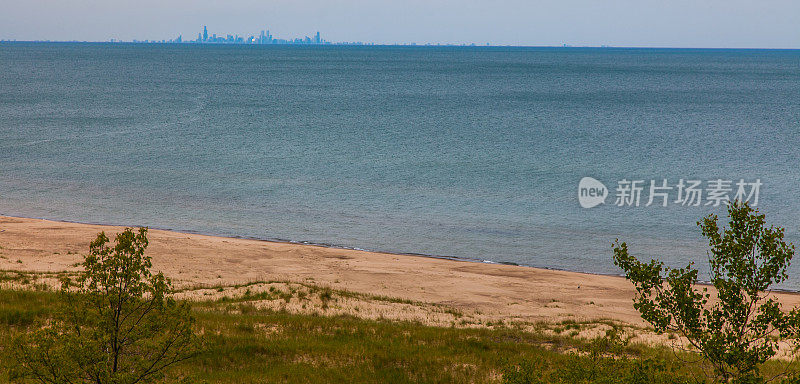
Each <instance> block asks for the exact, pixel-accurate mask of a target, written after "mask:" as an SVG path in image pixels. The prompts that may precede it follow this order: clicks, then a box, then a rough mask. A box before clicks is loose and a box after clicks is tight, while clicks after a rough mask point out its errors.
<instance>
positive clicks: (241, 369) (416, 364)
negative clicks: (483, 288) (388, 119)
mask: <svg viewBox="0 0 800 384" xmlns="http://www.w3.org/2000/svg"><path fill="white" fill-rule="evenodd" d="M327 292H328V291H326V290H324V289H322V290H320V291H319V292H318V293H317V294H321V295H327V294H328V293H327ZM258 296H259V295H253V297H254V298H257V297H258ZM58 300H59V294H58V293H54V292H46V291H13V290H0V348H3V349H5V347H4V346H7V345H9V344H8V343H9V342H10V341H11V337H12V334H13V333H14V332H24V331H25V329H26V327H29V326H33V325H34V324H36V320H37V319H39V318H44V317H46V316H48V314H49V313H50V310H51V309H52V308H53V307H54V306H55V305H56V303H57V302H58ZM193 306H194V309H195V310H194V313H195V316H196V319H197V329H198V331H199V332H200V333H202V339H203V344H204V347H203V350H202V352H201V353H200V354H199V355H198V356H197V357H196V358H194V359H193V360H191V361H189V362H186V363H184V364H183V365H180V366H177V367H175V368H174V369H172V371H171V372H170V376H171V377H183V376H186V375H189V376H192V377H195V378H197V379H198V380H200V381H201V382H207V383H317V382H357V383H500V382H503V377H504V376H505V380H507V381H508V382H512V383H648V384H658V383H680V382H689V381H688V378H690V377H702V374H701V373H700V372H701V371H700V367H699V366H696V365H686V364H683V363H681V361H680V360H678V359H676V358H675V356H674V355H673V353H672V352H671V351H669V350H666V349H664V348H651V347H645V346H641V345H626V344H624V343H615V342H614V340H618V338H615V337H608V338H602V339H598V340H597V341H594V342H587V341H582V340H577V339H573V338H570V337H569V336H567V335H556V336H553V335H549V336H548V335H546V334H544V333H532V332H524V331H521V330H517V329H511V328H501V329H461V328H440V327H429V326H423V325H420V324H416V323H409V322H389V321H375V320H364V319H359V318H354V317H347V316H338V317H326V316H315V315H297V314H289V313H285V312H279V311H268V310H259V309H257V308H256V307H255V306H254V305H253V304H252V303H249V302H247V301H214V302H202V303H195V304H193ZM562 326H563V327H565V328H566V327H569V328H574V327H575V326H576V325H574V324H571V323H570V324H563V325H562ZM611 336H614V335H611ZM0 356H2V366H3V367H8V366H9V365H11V364H14V361H13V360H12V359H11V358H10V357H9V356H8V355H7V353H5V352H0ZM5 371H6V369H5V368H4V369H3V371H2V372H0V382H7V381H8V378H7V376H6V372H5ZM692 382H695V381H692Z"/></svg>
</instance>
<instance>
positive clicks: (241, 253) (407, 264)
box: [0, 217, 800, 326]
mask: <svg viewBox="0 0 800 384" xmlns="http://www.w3.org/2000/svg"><path fill="white" fill-rule="evenodd" d="M122 229H123V227H114V226H103V225H89V224H78V223H66V222H56V221H48V220H38V219H26V218H15V217H0V247H2V248H0V270H6V271H10V270H13V271H34V272H59V271H70V270H76V267H75V264H76V263H78V262H80V261H81V260H82V255H84V254H86V253H87V252H88V249H89V242H90V241H91V240H92V239H94V238H95V237H96V235H97V233H99V232H100V231H105V232H106V234H108V235H109V237H111V238H112V239H113V237H112V235H113V234H115V233H117V232H119V231H121V230H122ZM148 238H149V240H150V246H149V247H148V254H149V255H150V256H151V257H152V260H153V267H154V269H156V270H160V271H163V272H164V274H165V275H167V276H168V277H170V278H172V279H173V282H174V283H175V285H176V287H177V288H185V289H190V288H191V287H194V288H193V291H197V292H201V291H202V290H198V289H197V288H198V287H212V286H235V285H241V284H247V283H253V282H269V281H283V282H295V283H303V284H306V285H314V286H322V287H330V288H333V289H336V290H346V291H352V292H357V293H361V294H363V295H364V297H367V296H370V297H377V296H380V297H388V298H396V299H401V300H384V301H382V302H381V303H378V304H375V305H384V306H386V305H393V306H394V307H392V308H388V309H386V308H384V309H386V310H388V311H393V312H396V316H394V318H398V319H406V318H405V317H404V316H403V313H406V312H407V313H409V314H413V312H414V311H418V310H419V308H411V307H412V306H411V305H409V304H407V303H408V302H417V303H422V305H430V306H431V307H432V308H452V309H453V310H455V311H459V312H461V313H465V314H469V315H472V316H477V317H480V318H481V319H484V320H490V321H504V322H515V321H519V322H530V323H534V322H548V323H558V322H562V321H565V320H573V321H576V322H583V321H596V320H614V321H618V322H622V323H626V324H630V325H632V326H644V325H645V324H644V323H643V322H642V320H641V319H640V317H639V315H638V313H637V312H636V311H635V310H634V308H633V306H632V298H633V294H634V291H633V288H632V286H631V284H630V283H629V282H628V281H626V280H625V279H624V278H621V277H614V276H603V275H592V274H583V273H574V272H565V271H554V270H546V269H537V268H530V267H521V266H511V265H498V264H486V263H476V262H467V261H453V260H445V259H435V258H429V257H422V256H409V255H396V254H388V253H377V252H366V251H357V250H347V249H336V248H326V247H319V246H312V245H302V244H291V243H280V242H270V241H260V240H247V239H235V238H225V237H215V236H205V235H197V234H187V233H180V232H172V231H163V230H150V231H149V236H148ZM610 257H611V250H610V249H609V258H610ZM609 262H610V260H609ZM274 285H275V284H272V286H274ZM251 286H252V287H253V289H257V288H258V287H259V286H260V287H261V288H263V289H267V288H269V286H270V284H266V283H264V284H260V285H259V284H254V285H251ZM205 291H208V292H217V290H211V289H206V290H205ZM233 291H234V292H232V291H231V290H229V291H228V292H229V293H228V294H234V293H235V289H234V290H233ZM208 292H206V293H205V294H206V295H208ZM776 296H777V297H778V298H779V300H780V301H782V302H783V303H784V305H792V306H793V305H797V304H798V303H800V295H796V294H783V293H781V294H776ZM344 302H345V301H343V302H342V305H340V306H339V307H338V308H339V311H338V312H336V311H334V312H332V313H349V314H354V313H353V312H354V311H348V309H347V308H346V307H345V306H344ZM404 302H405V303H406V304H404ZM289 304H290V303H289ZM359 306H360V309H359ZM364 306H365V303H363V302H362V303H358V302H354V303H352V304H351V307H352V308H355V312H360V313H362V314H364V316H366V317H381V318H386V317H388V318H392V316H386V313H387V312H386V310H384V311H383V312H381V310H379V309H380V308H378V309H375V310H374V311H372V312H370V311H368V310H365V309H364ZM303 308H305V305H303ZM368 313H373V314H374V316H369V315H366V314H368ZM438 313H440V314H442V313H445V312H444V311H441V310H439V312H438ZM448 313H449V312H448ZM356 315H357V314H356ZM425 316H426V317H428V318H430V313H429V314H427V315H425ZM418 317H419V316H417V317H416V318H415V317H414V316H411V319H418ZM451 320H453V319H449V320H448V319H444V320H442V321H444V322H446V321H451ZM442 321H440V322H437V321H433V322H432V323H433V324H440V323H442Z"/></svg>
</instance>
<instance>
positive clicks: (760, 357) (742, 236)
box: [614, 203, 800, 383]
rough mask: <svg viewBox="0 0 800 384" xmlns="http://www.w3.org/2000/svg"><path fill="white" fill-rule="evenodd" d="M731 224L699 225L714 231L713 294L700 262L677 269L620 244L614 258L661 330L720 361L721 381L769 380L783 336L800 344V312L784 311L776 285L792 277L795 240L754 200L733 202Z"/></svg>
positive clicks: (706, 232)
mask: <svg viewBox="0 0 800 384" xmlns="http://www.w3.org/2000/svg"><path fill="white" fill-rule="evenodd" d="M728 215H729V217H730V221H729V223H728V228H722V229H721V230H720V228H719V226H718V224H717V216H716V215H709V216H708V217H706V218H704V219H703V221H702V222H698V223H697V224H698V226H699V227H700V228H701V229H702V233H703V236H705V237H706V238H708V243H709V246H710V248H711V250H710V252H709V254H708V256H709V266H710V279H711V284H712V285H713V287H714V291H716V295H715V297H714V298H712V295H711V293H709V290H708V288H699V287H698V286H697V276H698V272H697V269H695V268H693V266H692V265H691V264H690V265H689V266H687V267H686V268H679V269H671V268H667V267H665V266H664V263H662V262H660V261H658V260H652V261H650V262H648V263H643V262H640V261H639V260H637V259H636V258H635V257H633V256H630V255H629V254H628V246H627V244H625V243H621V244H620V243H619V240H617V241H616V242H615V244H614V264H616V265H617V266H619V267H620V268H622V270H624V271H625V276H626V277H627V278H628V280H630V281H631V282H632V283H633V285H634V287H635V288H636V297H635V298H634V307H635V308H636V309H637V310H638V311H639V312H640V313H641V315H642V318H643V319H644V320H645V321H647V322H648V323H650V324H651V325H652V326H653V327H654V328H655V330H656V332H659V333H662V332H666V331H671V332H677V333H679V334H681V335H683V336H684V337H685V338H686V340H688V342H689V343H690V344H691V345H692V346H693V347H694V348H695V349H696V350H697V351H699V353H700V355H701V356H702V357H703V358H704V360H706V361H707V362H708V363H710V364H711V366H713V370H714V374H715V377H716V379H717V380H718V381H720V382H736V383H757V382H763V378H762V377H761V375H760V373H759V367H760V366H761V364H763V363H764V362H766V361H767V360H768V359H769V358H771V357H773V356H774V355H775V354H776V353H777V349H778V345H779V343H780V342H781V341H783V342H787V343H788V344H789V345H792V346H793V347H795V348H796V346H797V341H798V330H799V329H800V328H799V327H800V312H798V310H797V309H796V308H795V309H792V310H791V311H790V312H784V311H782V309H781V306H780V304H779V303H778V302H777V301H776V300H775V299H774V298H773V297H770V294H769V288H770V286H772V285H773V284H777V283H780V282H782V281H784V280H785V279H786V278H787V274H786V269H787V267H788V266H789V263H790V261H791V259H792V256H794V245H792V244H791V243H789V244H787V243H786V242H784V239H783V238H784V230H783V228H775V227H772V226H770V227H767V226H766V224H765V221H764V215H762V214H759V212H758V211H757V210H753V209H752V208H751V207H750V206H749V205H747V204H739V203H732V204H730V205H729V207H728Z"/></svg>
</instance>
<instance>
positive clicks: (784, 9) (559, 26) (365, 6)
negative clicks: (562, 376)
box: [0, 0, 800, 48]
mask: <svg viewBox="0 0 800 384" xmlns="http://www.w3.org/2000/svg"><path fill="white" fill-rule="evenodd" d="M203 25H208V28H209V32H210V33H217V34H227V33H231V34H240V35H249V34H253V35H255V34H258V33H259V31H261V30H262V29H269V30H270V31H271V32H272V34H273V35H274V36H275V37H278V38H288V37H301V36H305V35H309V36H310V35H312V34H313V33H314V32H315V31H317V30H319V31H321V32H322V36H323V38H325V39H327V40H333V41H355V40H358V41H370V42H377V43H408V42H416V43H426V42H450V43H461V42H475V43H479V44H485V43H487V42H489V43H492V44H514V45H560V44H565V43H566V44H572V45H603V44H605V45H614V46H660V47H763V48H800V1H798V0H751V1H741V0H660V1H656V0H602V1H601V0H597V1H591V0H553V1H533V0H529V1H520V0H500V1H489V0H459V1H455V0H377V1H360V0H328V1H325V0H227V1H210V0H194V1H190V0H135V1H133V0H0V39H16V40H48V39H49V40H94V41H98V40H108V39H109V38H117V39H124V40H131V39H142V40H143V39H159V40H160V39H171V38H174V37H177V36H178V35H183V38H184V39H187V38H188V39H193V38H195V37H196V36H197V32H199V31H201V30H202V26H203Z"/></svg>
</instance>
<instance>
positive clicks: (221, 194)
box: [0, 43, 800, 289]
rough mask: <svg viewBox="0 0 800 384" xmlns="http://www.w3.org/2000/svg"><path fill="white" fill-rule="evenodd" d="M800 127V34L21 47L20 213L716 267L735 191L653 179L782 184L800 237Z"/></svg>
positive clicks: (0, 151) (2, 151)
mask: <svg viewBox="0 0 800 384" xmlns="http://www.w3.org/2000/svg"><path fill="white" fill-rule="evenodd" d="M799 143H800V51H766V50H674V49H663V50H662V49H581V48H499V47H498V48H494V47H481V48H467V47H463V48H459V47H452V48H450V47H336V46H307V47H298V46H208V45H204V46H194V45H125V44H26V43H2V44H0V213H2V214H6V215H14V216H25V217H39V218H49V219H58V220H69V221H78V222H92V223H109V224H123V225H147V226H151V227H155V228H165V229H175V230H182V231H192V232H200V233H208V234H216V235H224V236H241V237H254V238H261V239H282V240H290V241H305V242H312V243H322V244H330V245H336V246H343V247H352V248H360V249H369V250H380V251H391V252H405V253H420V254H427V255H438V256H451V257H460V258H470V259H476V260H489V261H494V262H513V263H518V264H523V265H530V266H537V267H548V268H559V269H567V270H575V271H585V272H594V273H619V270H617V269H616V267H614V265H613V264H612V262H611V247H610V244H611V242H612V241H613V240H614V239H615V238H617V237H619V238H620V239H622V240H625V241H627V242H628V243H629V244H630V246H631V250H632V251H633V252H634V253H635V254H637V255H640V256H642V257H659V258H661V259H663V260H666V261H667V262H668V263H669V264H670V265H676V266H677V265H683V264H686V263H687V262H690V261H696V262H698V263H699V264H700V265H701V266H702V265H703V263H704V260H705V259H706V253H705V248H706V247H705V245H706V244H705V242H704V241H703V239H702V238H701V237H700V232H699V230H698V229H697V227H696V225H695V222H696V221H697V220H699V219H700V218H701V217H702V216H704V215H707V214H709V213H717V214H720V215H721V216H722V215H724V208H723V207H721V206H720V207H713V206H705V205H704V204H705V202H706V201H705V200H704V201H703V202H702V205H701V206H683V205H681V204H677V203H674V200H676V198H677V190H676V189H673V190H672V192H671V193H672V194H671V195H670V196H669V204H668V206H667V207H662V206H661V205H660V204H659V203H658V202H660V200H656V201H657V203H655V204H653V205H651V206H647V207H646V206H645V205H646V201H647V196H648V192H649V184H650V180H656V181H657V182H658V183H659V184H660V183H661V182H662V180H664V179H666V180H667V182H668V185H670V186H673V187H674V186H675V185H676V184H677V183H678V181H679V180H680V179H686V180H689V179H693V180H694V179H696V180H702V181H703V184H702V186H703V187H707V181H708V180H715V179H724V180H732V181H734V183H735V181H738V180H740V179H745V180H746V181H748V182H752V181H755V180H757V179H758V180H760V182H761V183H762V184H763V185H762V186H761V187H760V190H759V205H758V207H759V208H760V209H761V210H762V211H763V212H765V213H766V214H767V219H768V221H769V222H771V223H774V224H776V225H780V226H785V227H787V233H788V236H789V238H790V240H793V241H795V242H796V243H800V242H798V237H799V236H798V229H800V203H798V197H797V196H798V192H800V148H798V144H799ZM585 176H590V177H593V178H595V179H597V180H599V181H601V182H602V183H603V184H605V186H606V187H607V188H608V190H609V191H608V193H609V196H608V197H607V199H606V201H605V204H602V205H599V206H597V207H595V208H591V209H586V208H582V207H581V206H580V205H579V203H578V182H579V180H580V179H581V178H582V177H585ZM623 179H625V180H644V181H645V186H644V193H643V195H642V200H641V204H640V205H639V206H638V207H636V206H622V207H620V206H617V205H616V204H615V194H616V191H615V189H616V188H617V187H618V185H619V181H620V180H623ZM733 189H734V192H735V190H736V186H735V185H734V186H733ZM731 196H733V195H732V194H731ZM703 197H704V198H705V196H703ZM88 240H89V239H87V241H88ZM798 265H800V264H798ZM791 273H792V274H793V278H792V279H791V280H790V281H789V282H788V283H787V284H785V285H784V287H786V288H790V289H798V288H800V267H797V266H795V267H792V269H791Z"/></svg>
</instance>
